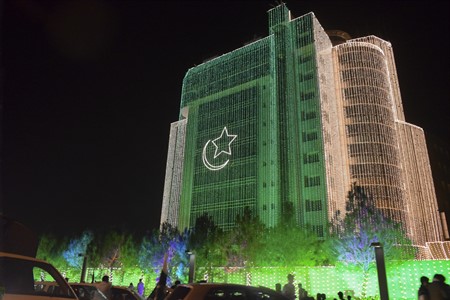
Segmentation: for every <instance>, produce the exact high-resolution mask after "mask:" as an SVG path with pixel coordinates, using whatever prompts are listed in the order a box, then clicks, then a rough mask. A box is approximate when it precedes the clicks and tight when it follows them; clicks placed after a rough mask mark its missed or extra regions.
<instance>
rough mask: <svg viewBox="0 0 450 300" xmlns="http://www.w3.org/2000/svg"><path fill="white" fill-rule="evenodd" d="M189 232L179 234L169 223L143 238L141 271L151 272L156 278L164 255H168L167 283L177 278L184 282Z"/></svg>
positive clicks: (140, 260)
mask: <svg viewBox="0 0 450 300" xmlns="http://www.w3.org/2000/svg"><path fill="white" fill-rule="evenodd" d="M188 241H189V232H188V231H187V230H185V231H184V232H182V233H180V232H179V231H178V229H176V228H175V227H173V226H172V225H170V224H169V223H167V222H166V223H163V224H162V227H161V229H158V230H154V231H153V233H152V234H151V235H150V236H148V237H144V238H143V240H142V243H141V249H140V251H139V265H140V267H141V268H142V269H143V270H149V269H150V270H153V271H154V273H155V274H156V275H157V276H158V275H159V274H160V272H161V268H162V265H163V260H164V255H165V254H166V253H167V254H168V274H169V278H168V281H169V283H170V282H171V281H172V280H173V279H174V278H178V279H180V280H181V281H186V272H185V270H186V268H187V265H188V258H187V253H186V250H187V244H188Z"/></svg>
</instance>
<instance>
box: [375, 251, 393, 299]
mask: <svg viewBox="0 0 450 300" xmlns="http://www.w3.org/2000/svg"><path fill="white" fill-rule="evenodd" d="M370 246H372V247H374V248H375V261H376V263H377V273H378V286H379V287H380V299H381V300H389V294H388V285H387V277H386V266H385V264H384V250H383V245H382V244H381V243H372V244H371V245H370Z"/></svg>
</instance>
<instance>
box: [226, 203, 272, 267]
mask: <svg viewBox="0 0 450 300" xmlns="http://www.w3.org/2000/svg"><path fill="white" fill-rule="evenodd" d="M235 224H236V226H235V227H234V228H233V229H232V230H231V231H229V232H227V233H226V238H225V243H224V245H225V249H224V250H225V254H226V258H227V262H226V267H227V268H228V269H229V270H233V268H235V267H251V266H254V263H255V257H256V255H257V253H258V252H260V251H261V249H262V248H263V244H262V240H263V236H264V232H265V225H264V224H263V223H262V222H261V220H260V219H259V218H258V217H257V216H254V215H253V214H252V211H251V210H250V208H248V207H245V208H244V211H243V214H242V215H241V214H238V215H237V216H236V222H235Z"/></svg>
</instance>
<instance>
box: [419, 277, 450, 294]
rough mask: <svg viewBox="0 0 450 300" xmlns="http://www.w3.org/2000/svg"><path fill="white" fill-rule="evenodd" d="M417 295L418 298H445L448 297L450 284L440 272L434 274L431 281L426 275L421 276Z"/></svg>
mask: <svg viewBox="0 0 450 300" xmlns="http://www.w3.org/2000/svg"><path fill="white" fill-rule="evenodd" d="M417 296H418V299H419V300H447V299H450V285H448V284H447V283H446V282H445V276H444V275H442V274H434V276H433V280H432V281H431V282H430V279H429V278H428V277H427V276H422V277H420V286H419V290H418V291H417Z"/></svg>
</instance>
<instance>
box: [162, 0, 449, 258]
mask: <svg viewBox="0 0 450 300" xmlns="http://www.w3.org/2000/svg"><path fill="white" fill-rule="evenodd" d="M268 16H269V35H268V36H267V37H265V38H262V39H260V40H257V41H255V42H253V43H251V44H247V45H245V46H243V47H242V48H239V49H236V50H234V51H232V52H229V53H227V54H224V55H222V56H219V57H216V58H214V59H212V60H210V61H207V62H204V63H203V64H201V65H198V66H196V67H193V68H191V69H190V70H188V72H187V73H186V75H185V78H184V80H183V88H182V99H181V105H180V114H179V121H177V122H174V123H172V124H171V129H170V137H169V150H168V157H167V167H166V180H165V187H164V195H163V205H162V213H161V223H163V222H169V223H171V224H172V225H174V226H177V227H178V228H179V229H184V228H190V227H193V226H194V225H195V220H196V218H197V217H199V216H201V215H202V214H204V213H208V214H209V215H210V216H212V217H213V219H214V221H215V223H216V224H217V225H219V226H220V227H221V228H223V229H225V230H228V229H231V228H233V226H234V221H235V218H236V216H237V215H238V214H242V213H243V210H244V208H245V207H248V208H250V209H251V210H252V212H254V213H256V214H257V215H258V216H259V218H260V219H261V220H262V222H264V223H265V224H266V225H267V226H275V225H276V224H278V223H279V222H280V220H281V218H286V217H289V218H293V219H294V220H295V221H296V223H297V224H298V225H299V226H302V225H309V226H311V227H312V228H313V229H314V230H315V231H316V233H317V234H318V235H319V236H325V235H326V232H325V231H326V227H327V224H328V222H329V220H330V219H331V218H333V217H334V216H335V215H336V214H337V213H339V212H345V202H346V200H347V199H346V196H347V192H348V191H349V189H350V187H351V184H352V183H354V182H356V183H357V184H358V185H360V186H364V188H365V190H366V192H367V194H368V195H370V196H371V197H373V198H374V200H375V203H376V206H377V208H379V209H380V210H382V211H383V212H384V214H385V215H387V216H389V217H390V218H391V219H393V220H396V221H398V222H401V224H403V228H404V229H405V231H406V232H407V234H408V236H409V237H410V238H411V239H412V241H413V243H414V244H415V245H418V246H419V247H424V249H425V248H426V243H427V242H435V241H441V240H443V236H442V235H443V231H442V228H441V221H440V216H439V212H438V208H437V202H436V196H435V191H434V186H433V180H432V176H431V169H430V166H429V161H428V154H427V148H426V143H425V137H424V134H423V130H422V129H421V128H419V127H417V126H415V125H412V124H409V123H407V122H406V121H405V117H404V114H403V108H402V101H401V95H400V89H399V84H398V80H397V72H396V69H395V60H394V55H393V50H392V46H391V44H390V43H389V42H387V41H384V40H382V39H380V38H378V37H375V36H368V37H362V38H357V39H348V36H346V35H345V34H344V33H342V32H337V31H334V32H328V33H327V32H326V31H325V30H324V29H323V28H322V26H321V25H320V23H319V22H318V20H317V19H316V17H315V15H314V13H308V14H305V15H303V16H301V17H299V18H295V19H291V15H290V12H289V10H288V9H287V7H286V6H285V5H284V4H282V5H279V6H277V7H275V8H273V9H271V10H269V12H268Z"/></svg>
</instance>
